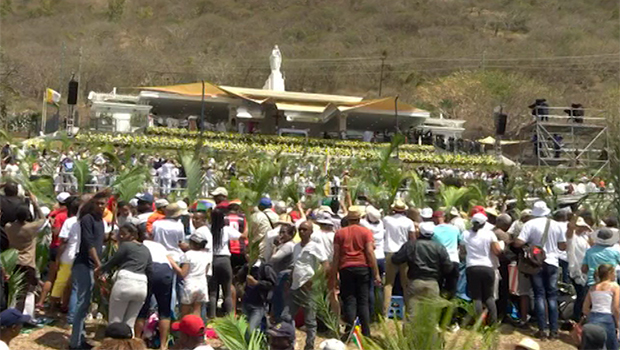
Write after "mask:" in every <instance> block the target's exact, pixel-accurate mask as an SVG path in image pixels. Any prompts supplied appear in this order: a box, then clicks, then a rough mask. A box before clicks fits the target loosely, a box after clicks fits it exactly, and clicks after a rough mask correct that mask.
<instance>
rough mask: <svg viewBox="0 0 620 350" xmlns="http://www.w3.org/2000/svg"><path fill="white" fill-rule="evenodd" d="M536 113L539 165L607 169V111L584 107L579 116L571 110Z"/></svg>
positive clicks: (550, 109)
mask: <svg viewBox="0 0 620 350" xmlns="http://www.w3.org/2000/svg"><path fill="white" fill-rule="evenodd" d="M541 111H544V112H546V113H544V114H541V113H540V112H541ZM562 113H563V114H564V115H561V114H562ZM533 114H534V115H533V118H534V121H533V122H532V124H531V125H530V126H531V130H532V144H533V147H534V156H535V157H536V158H537V164H538V166H553V167H556V166H566V167H571V168H592V169H597V173H598V172H599V171H600V170H602V169H603V168H605V167H607V165H608V164H609V160H608V154H607V149H608V144H607V118H605V113H604V112H603V111H599V110H592V109H582V108H580V109H579V110H578V112H576V113H575V109H573V108H570V107H545V109H540V108H539V109H535V110H534V113H533Z"/></svg>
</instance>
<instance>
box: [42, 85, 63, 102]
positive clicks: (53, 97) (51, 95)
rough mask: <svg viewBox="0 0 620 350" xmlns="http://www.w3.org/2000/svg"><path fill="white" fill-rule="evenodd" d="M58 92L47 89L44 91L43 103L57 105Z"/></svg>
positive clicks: (58, 99)
mask: <svg viewBox="0 0 620 350" xmlns="http://www.w3.org/2000/svg"><path fill="white" fill-rule="evenodd" d="M60 97H61V95H60V92H58V91H55V90H52V89H50V88H47V89H46V90H45V102H47V103H49V104H58V103H60Z"/></svg>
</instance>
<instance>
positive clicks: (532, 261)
mask: <svg viewBox="0 0 620 350" xmlns="http://www.w3.org/2000/svg"><path fill="white" fill-rule="evenodd" d="M550 225H551V219H547V224H546V225H545V231H544V233H543V237H542V241H541V244H540V246H537V245H528V246H525V247H523V254H521V255H520V256H519V272H521V273H524V274H526V275H535V274H537V273H539V272H540V270H542V266H543V263H544V262H545V259H547V254H545V249H544V246H545V244H547V238H548V236H549V226H550Z"/></svg>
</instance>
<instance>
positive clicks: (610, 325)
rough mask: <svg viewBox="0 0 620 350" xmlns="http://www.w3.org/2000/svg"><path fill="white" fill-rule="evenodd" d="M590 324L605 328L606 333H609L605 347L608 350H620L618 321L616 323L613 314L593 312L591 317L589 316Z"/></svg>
mask: <svg viewBox="0 0 620 350" xmlns="http://www.w3.org/2000/svg"><path fill="white" fill-rule="evenodd" d="M588 323H594V324H597V325H599V326H601V327H603V328H605V333H607V341H606V342H605V347H606V348H607V350H618V337H617V336H616V321H614V317H613V316H612V315H611V314H603V313H598V312H591V313H590V315H588Z"/></svg>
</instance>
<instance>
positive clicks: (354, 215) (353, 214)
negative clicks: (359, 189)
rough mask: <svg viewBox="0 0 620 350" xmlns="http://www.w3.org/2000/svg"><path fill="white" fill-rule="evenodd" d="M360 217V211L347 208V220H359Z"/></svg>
mask: <svg viewBox="0 0 620 350" xmlns="http://www.w3.org/2000/svg"><path fill="white" fill-rule="evenodd" d="M361 218H362V212H361V211H360V210H358V209H357V208H356V210H349V213H348V214H347V219H349V220H359V219H361Z"/></svg>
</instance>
